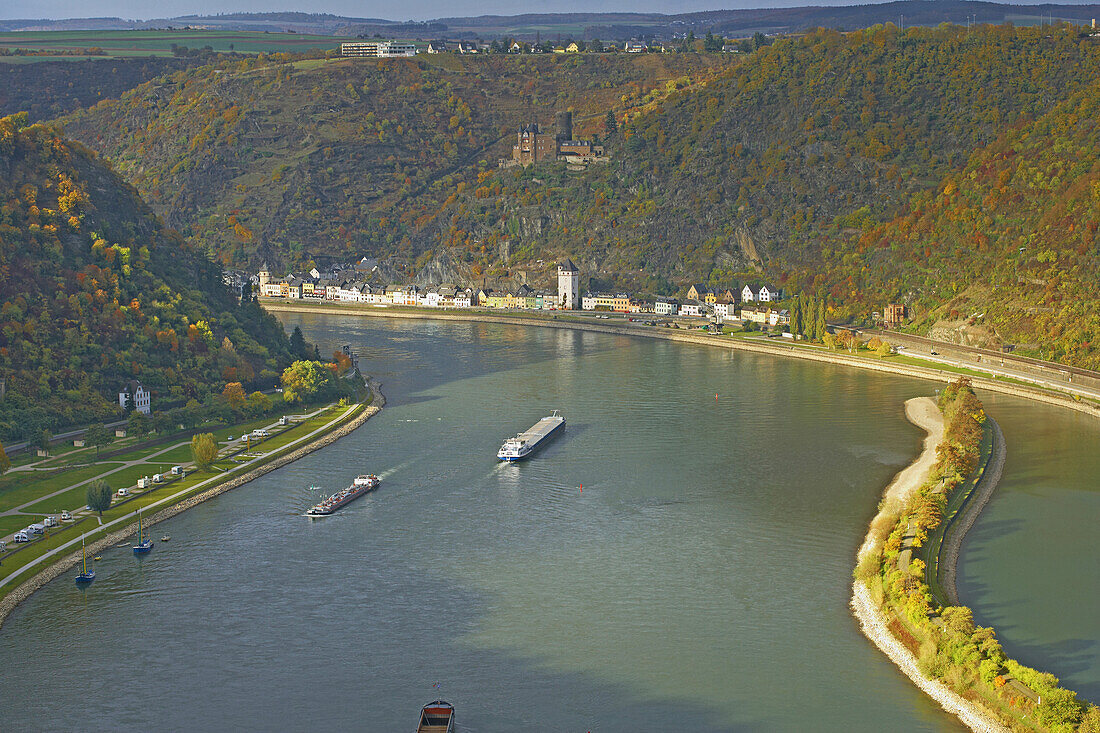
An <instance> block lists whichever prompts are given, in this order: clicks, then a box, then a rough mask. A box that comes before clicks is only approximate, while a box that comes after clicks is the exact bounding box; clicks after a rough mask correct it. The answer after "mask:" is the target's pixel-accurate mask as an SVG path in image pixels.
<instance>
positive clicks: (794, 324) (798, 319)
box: [791, 293, 805, 336]
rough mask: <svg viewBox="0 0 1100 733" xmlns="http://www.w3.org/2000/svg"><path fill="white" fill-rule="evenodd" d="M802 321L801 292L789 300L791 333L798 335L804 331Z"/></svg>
mask: <svg viewBox="0 0 1100 733" xmlns="http://www.w3.org/2000/svg"><path fill="white" fill-rule="evenodd" d="M804 329H805V326H804V325H803V323H802V293H799V294H798V295H796V296H795V298H794V300H793V301H792V302H791V335H792V336H799V335H801V334H802V333H803V332H804Z"/></svg>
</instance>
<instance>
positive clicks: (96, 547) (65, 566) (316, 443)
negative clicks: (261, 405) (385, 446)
mask: <svg viewBox="0 0 1100 733" xmlns="http://www.w3.org/2000/svg"><path fill="white" fill-rule="evenodd" d="M367 384H368V386H369V387H370V390H371V393H372V395H373V399H372V400H371V404H370V405H368V406H367V407H365V408H363V410H362V411H361V412H360V413H359V414H358V415H356V416H355V417H353V418H352V419H351V420H349V421H347V422H346V423H344V424H342V425H339V426H338V427H336V428H334V429H333V430H331V431H329V432H327V433H325V434H324V435H320V436H318V437H317V439H316V440H313V441H310V442H309V443H308V444H306V445H303V446H301V447H299V448H295V449H294V450H292V451H291V452H289V453H287V454H285V455H282V456H279V457H278V458H275V459H274V460H272V461H270V462H269V463H265V464H263V465H262V466H257V467H256V468H254V469H252V470H251V471H249V472H247V473H243V474H241V475H240V476H234V477H233V478H231V479H229V480H228V481H224V482H222V483H220V484H218V485H217V486H214V487H212V488H210V489H207V490H206V491H203V492H202V493H200V494H196V495H195V496H191V497H188V498H186V499H184V500H183V501H180V502H177V503H175V504H173V505H172V506H170V507H166V508H164V509H161V510H160V511H159V512H157V513H156V514H154V515H152V516H151V517H147V518H146V519H145V521H144V522H143V526H145V527H151V526H153V525H154V524H157V523H158V522H163V521H164V520H166V519H169V518H171V517H174V516H176V515H177V514H179V513H180V512H184V511H186V510H188V509H190V508H192V507H194V506H198V505H199V504H201V503H203V502H204V501H209V500H210V499H213V498H214V497H215V496H220V495H221V494H224V493H225V492H227V491H230V490H231V489H235V488H237V487H238V486H243V485H245V484H247V483H248V482H250V481H252V480H254V479H257V478H259V477H260V476H263V475H264V474H265V473H270V472H271V471H274V470H275V469H277V468H282V467H283V466H285V465H287V464H288V463H293V462H294V461H296V460H298V459H299V458H301V457H302V456H305V455H308V454H310V453H312V452H313V451H315V450H319V449H321V448H324V447H325V446H326V445H330V444H332V443H335V442H336V441H337V440H339V439H340V438H342V437H344V436H345V435H348V434H350V433H352V432H353V431H355V430H356V429H357V428H359V427H360V426H361V425H363V423H365V422H366V421H367V420H370V419H371V418H372V417H374V416H375V415H377V414H378V412H379V411H380V410H381V409H382V407H383V406H384V405H385V404H386V398H385V397H384V396H383V395H382V392H381V390H380V389H379V385H378V384H377V383H375V382H373V381H372V380H368V381H367ZM136 532H137V523H136V522H135V523H133V524H130V525H127V526H125V527H123V528H121V529H118V530H115V531H113V532H109V533H108V534H106V535H105V536H103V537H101V538H100V539H98V540H96V541H95V542H93V543H92V544H90V545H88V548H87V552H88V554H89V555H95V554H97V553H99V552H102V551H104V550H107V549H110V548H111V547H114V546H115V545H117V544H119V543H121V542H123V541H124V540H125V539H126V538H128V537H131V536H133V535H134V534H135V533H136ZM80 557H81V553H80V552H73V553H70V554H69V555H66V556H65V557H64V558H62V559H60V560H58V561H56V562H54V563H53V564H51V565H50V566H49V567H47V568H44V569H43V570H41V571H39V572H38V573H36V574H35V575H33V576H32V577H30V578H29V579H27V580H25V581H23V582H22V583H21V584H20V585H18V586H17V587H16V588H15V589H14V590H12V591H11V592H10V593H8V594H7V595H6V596H4V597H3V598H2V599H0V628H2V627H3V624H4V619H6V618H7V617H8V614H9V613H11V612H12V611H13V610H14V609H15V607H16V606H18V605H19V604H20V603H22V602H23V601H25V600H27V599H28V598H30V597H31V594H32V593H34V592H35V591H36V590H38V589H39V588H41V587H42V586H44V585H45V584H46V583H49V582H50V581H51V580H53V579H54V578H57V577H58V576H60V575H62V574H63V573H65V572H66V571H68V570H70V569H72V568H73V567H75V566H76V565H77V563H79V562H80Z"/></svg>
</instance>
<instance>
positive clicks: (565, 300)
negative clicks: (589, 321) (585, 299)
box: [558, 259, 581, 310]
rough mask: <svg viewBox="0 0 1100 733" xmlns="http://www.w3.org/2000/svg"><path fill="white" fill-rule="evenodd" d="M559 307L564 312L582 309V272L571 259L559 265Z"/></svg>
mask: <svg viewBox="0 0 1100 733" xmlns="http://www.w3.org/2000/svg"><path fill="white" fill-rule="evenodd" d="M558 307H559V308H561V309H562V310H577V309H578V308H580V307H581V271H580V270H578V269H577V266H576V265H574V264H573V260H570V259H566V260H565V261H564V262H560V263H558Z"/></svg>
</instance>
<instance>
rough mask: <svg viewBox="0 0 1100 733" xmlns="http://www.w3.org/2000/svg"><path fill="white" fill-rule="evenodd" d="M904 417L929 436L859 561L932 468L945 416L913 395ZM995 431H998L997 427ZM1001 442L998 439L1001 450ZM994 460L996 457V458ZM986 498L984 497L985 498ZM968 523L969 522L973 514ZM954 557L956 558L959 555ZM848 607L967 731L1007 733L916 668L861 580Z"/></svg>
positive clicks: (893, 486) (891, 491)
mask: <svg viewBox="0 0 1100 733" xmlns="http://www.w3.org/2000/svg"><path fill="white" fill-rule="evenodd" d="M905 415H906V417H907V418H909V420H910V421H911V422H912V423H913V424H915V425H917V426H918V427H921V428H924V430H926V431H927V432H928V438H927V439H926V440H925V444H924V450H923V451H922V452H921V455H920V456H918V457H917V459H916V460H915V461H914V462H913V463H912V464H911V465H910V466H909V467H907V468H906V469H904V470H903V471H901V472H900V473H899V474H898V475H897V477H896V478H895V479H894V481H892V482H891V483H890V486H889V487H888V489H887V491H886V496H885V497H884V499H883V502H882V505H881V509H880V510H879V512H878V514H877V515H876V516H875V518H874V520H872V522H871V529H869V530H868V532H867V537H866V539H864V541H863V545H862V546H861V547H860V550H859V555H858V557H859V559H862V558H863V557H864V556H865V555H867V554H870V553H876V552H879V551H880V547H879V545H880V542H879V538H878V537H877V536H876V533H875V529H874V528H875V526H876V525H880V524H881V523H882V522H883V521H885V519H884V518H885V517H886V516H887V515H889V514H891V513H894V512H897V511H899V510H900V508H901V507H902V506H904V505H905V502H906V501H907V500H908V498H909V497H910V496H911V495H912V494H913V493H914V492H915V491H917V490H918V489H919V488H920V487H921V485H923V484H924V482H925V481H926V480H927V479H928V476H929V474H930V472H931V469H932V466H933V465H934V464H935V455H936V448H937V446H938V445H939V443H940V442H941V441H942V439H943V418H942V416H941V415H940V412H939V409H938V408H937V407H936V404H935V402H933V401H932V399H931V398H929V397H917V398H914V399H911V400H908V401H907V402H906V403H905ZM997 430H998V431H999V428H997ZM1003 444H1004V441H1003V439H1002V440H1001V445H1002V450H1003ZM995 459H996V456H994V460H995ZM1003 464H1004V458H1003V456H1002V458H1001V464H1000V465H1002V466H1003ZM993 468H994V465H993V461H991V462H990V466H989V468H988V469H987V472H989V473H991V472H992V469H993ZM999 477H1000V469H999V467H998V469H997V471H996V476H991V479H992V480H991V481H990V482H989V487H988V489H987V491H988V493H992V491H993V488H994V487H995V486H996V485H997V479H998V478H999ZM974 498H976V497H973V498H972V499H971V500H972V501H973V500H974ZM986 500H988V496H987V497H986ZM983 505H984V503H983ZM978 511H980V506H979V507H978V509H977V510H974V509H973V507H972V508H971V509H970V510H968V512H967V515H966V516H967V517H975V516H977V512H978ZM970 523H971V524H973V519H972V518H971V519H970ZM966 528H969V525H966ZM965 532H966V530H965V529H964V528H963V526H962V525H960V526H959V528H958V531H956V532H955V536H956V537H957V540H956V541H957V542H958V543H959V544H961V542H962V535H963V534H965ZM956 547H957V546H956ZM956 553H957V550H956ZM955 558H956V559H957V554H956V555H955ZM949 564H950V565H951V567H952V568H954V560H951V561H950V563H949ZM950 589H951V590H950V591H949V593H950V592H953V591H954V576H952V579H951V586H950ZM851 607H852V613H853V614H854V615H855V617H856V620H857V621H858V622H859V628H860V630H861V631H863V634H864V635H865V636H866V637H867V638H868V639H870V640H871V643H872V644H874V645H875V646H877V647H878V648H879V649H880V650H881V651H882V653H883V654H885V655H886V656H887V657H888V658H889V659H890V661H891V662H893V663H894V665H895V666H897V668H898V669H900V670H901V671H902V673H904V674H905V676H906V677H908V678H909V679H910V680H912V681H913V684H914V685H916V686H917V687H918V688H920V690H921V691H922V692H924V693H925V694H926V695H928V696H929V697H930V698H932V699H933V700H935V701H936V702H937V703H939V705H940V707H942V708H943V709H944V710H946V711H947V712H949V713H951V714H952V715H954V716H956V717H958V718H959V720H961V721H962V722H963V723H964V724H965V725H967V726H968V727H969V728H970V729H971V730H974V731H978V732H979V733H1008V728H1006V727H1004V726H1003V725H1001V723H1000V722H999V721H998V720H997V718H996V716H994V715H993V714H991V713H989V712H988V711H986V710H985V709H984V708H982V707H981V706H979V705H976V704H975V703H972V702H970V701H969V700H967V699H965V698H964V697H962V696H961V695H959V694H957V693H956V692H954V691H953V690H951V689H950V688H949V687H947V686H946V685H944V684H943V683H942V682H939V681H937V680H931V679H928V678H927V677H925V676H924V674H922V673H921V671H920V668H919V667H918V666H917V658H916V657H915V656H913V653H912V652H910V651H909V649H907V648H906V647H905V645H904V644H902V643H901V642H900V641H898V639H897V638H896V637H895V636H894V635H893V634H892V633H891V632H890V629H889V627H888V623H887V619H886V615H885V613H884V612H883V610H882V609H881V608H880V607H879V606H878V604H876V603H875V602H874V599H872V598H871V593H870V591H869V590H868V589H867V586H866V585H864V584H863V583H861V582H860V581H859V580H855V581H853V582H852V601H851Z"/></svg>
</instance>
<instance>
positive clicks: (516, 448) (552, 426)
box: [497, 410, 565, 463]
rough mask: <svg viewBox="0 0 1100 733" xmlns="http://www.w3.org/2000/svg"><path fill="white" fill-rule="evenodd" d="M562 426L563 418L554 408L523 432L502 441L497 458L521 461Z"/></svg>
mask: <svg viewBox="0 0 1100 733" xmlns="http://www.w3.org/2000/svg"><path fill="white" fill-rule="evenodd" d="M564 427H565V418H564V417H562V416H561V413H560V412H559V411H558V410H554V412H552V413H551V414H550V415H549V416H548V417H544V418H543V419H541V420H539V421H538V422H537V423H535V424H534V425H532V426H531V427H530V428H529V429H528V430H526V431H525V432H522V433H520V434H519V435H517V436H516V437H514V438H508V440H506V441H504V445H502V446H500V450H498V451H497V458H499V459H500V460H502V461H508V462H510V463H511V462H514V461H522V460H523V459H524V458H526V457H528V456H529V455H531V454H532V453H534V452H535V451H536V450H538V448H539V446H540V445H542V444H543V443H545V442H546V441H548V440H549V439H550V438H551V437H553V436H554V435H556V434H557V433H558V431H560V430H561V429H562V428H564Z"/></svg>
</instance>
